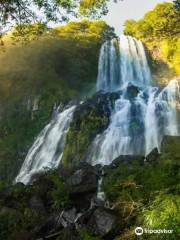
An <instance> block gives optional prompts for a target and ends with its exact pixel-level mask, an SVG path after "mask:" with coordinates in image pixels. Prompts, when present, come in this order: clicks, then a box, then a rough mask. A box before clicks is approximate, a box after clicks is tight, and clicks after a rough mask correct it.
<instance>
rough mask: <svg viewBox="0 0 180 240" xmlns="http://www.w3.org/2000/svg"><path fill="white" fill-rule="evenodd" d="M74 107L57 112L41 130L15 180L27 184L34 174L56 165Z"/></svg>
mask: <svg viewBox="0 0 180 240" xmlns="http://www.w3.org/2000/svg"><path fill="white" fill-rule="evenodd" d="M75 108H76V107H75V106H71V107H69V108H67V109H65V110H64V111H63V112H60V113H58V112H57V113H56V114H55V116H54V118H53V119H52V121H51V122H50V123H49V124H48V125H47V126H46V127H45V128H44V129H43V130H42V131H41V133H40V134H39V135H38V137H37V139H36V140H35V142H34V144H33V145H32V147H31V148H30V150H29V152H28V154H27V156H26V158H25V161H24V163H23V165H22V167H21V169H20V172H19V174H18V176H17V177H16V179H15V182H23V183H24V184H27V183H29V182H30V180H31V178H32V176H33V175H34V174H37V173H40V172H42V171H44V170H46V169H53V168H56V167H57V166H58V164H59V162H60V160H61V158H62V155H63V148H64V143H65V138H66V133H67V131H68V129H69V126H70V123H71V120H72V117H73V113H74V111H75Z"/></svg>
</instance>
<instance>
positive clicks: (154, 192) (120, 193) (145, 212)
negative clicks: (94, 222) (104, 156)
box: [103, 138, 180, 240]
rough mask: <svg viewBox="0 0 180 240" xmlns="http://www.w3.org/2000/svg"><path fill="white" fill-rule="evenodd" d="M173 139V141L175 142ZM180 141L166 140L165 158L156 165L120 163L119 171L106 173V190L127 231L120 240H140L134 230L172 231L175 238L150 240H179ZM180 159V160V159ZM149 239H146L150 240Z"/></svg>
mask: <svg viewBox="0 0 180 240" xmlns="http://www.w3.org/2000/svg"><path fill="white" fill-rule="evenodd" d="M172 139H173V138H172ZM178 144H179V140H178V138H176V139H174V141H173V140H172V141H171V139H169V140H166V142H164V143H163V147H162V156H161V157H160V159H159V161H157V162H156V163H153V164H150V163H144V164H143V163H142V161H141V160H140V159H139V160H138V159H137V161H134V162H133V163H131V164H125V163H119V165H118V167H117V168H116V169H111V168H109V167H107V168H106V170H105V177H104V181H103V189H104V191H105V194H106V197H107V198H108V200H109V201H110V203H111V206H112V207H113V208H114V209H115V210H116V212H117V214H118V216H119V219H120V222H119V228H121V229H124V232H123V234H122V235H121V236H120V237H119V238H117V239H118V240H126V239H128V240H129V239H132V240H134V239H136V238H135V234H134V229H135V228H136V227H137V226H143V227H145V228H149V229H164V228H165V229H172V230H174V232H173V234H171V235H168V234H167V235H165V234H161V238H160V235H158V234H157V238H156V235H154V234H153V235H152V236H150V235H149V236H148V237H149V238H148V239H153V240H154V239H174V240H175V239H177V236H178V234H179V233H178V226H179V224H180V218H179V216H180V214H179V211H180V210H179V201H180V198H179V190H180V188H179V181H180V174H179V173H180V165H179V163H178V161H179V157H178V156H179V149H178V148H177V146H179V145H178ZM177 158H178V159H177ZM146 237H147V235H145V236H144V238H142V239H147V238H146Z"/></svg>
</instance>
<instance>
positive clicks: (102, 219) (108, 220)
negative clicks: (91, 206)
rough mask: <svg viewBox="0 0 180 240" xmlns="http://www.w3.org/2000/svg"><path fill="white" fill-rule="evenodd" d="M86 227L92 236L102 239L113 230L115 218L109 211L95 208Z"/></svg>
mask: <svg viewBox="0 0 180 240" xmlns="http://www.w3.org/2000/svg"><path fill="white" fill-rule="evenodd" d="M87 226H88V228H89V229H90V230H91V231H92V232H93V233H94V234H96V235H100V236H102V237H103V236H105V235H107V234H109V233H110V232H112V231H113V229H114V228H115V226H116V216H115V215H114V213H113V212H112V211H110V210H107V209H105V208H97V209H96V210H95V211H94V212H93V214H92V215H91V217H90V219H89V221H88V223H87Z"/></svg>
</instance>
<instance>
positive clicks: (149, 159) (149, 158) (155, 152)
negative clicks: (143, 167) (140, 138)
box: [146, 148, 160, 163]
mask: <svg viewBox="0 0 180 240" xmlns="http://www.w3.org/2000/svg"><path fill="white" fill-rule="evenodd" d="M159 157H160V153H159V151H158V149H157V148H154V149H153V150H152V151H151V152H150V153H149V154H148V155H147V156H146V162H149V163H153V162H155V161H157V160H158V158H159Z"/></svg>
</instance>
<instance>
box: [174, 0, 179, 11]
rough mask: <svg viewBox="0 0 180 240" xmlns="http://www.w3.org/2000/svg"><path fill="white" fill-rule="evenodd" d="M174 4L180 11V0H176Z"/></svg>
mask: <svg viewBox="0 0 180 240" xmlns="http://www.w3.org/2000/svg"><path fill="white" fill-rule="evenodd" d="M173 2H174V6H175V9H176V10H177V11H180V0H174V1H173Z"/></svg>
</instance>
